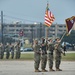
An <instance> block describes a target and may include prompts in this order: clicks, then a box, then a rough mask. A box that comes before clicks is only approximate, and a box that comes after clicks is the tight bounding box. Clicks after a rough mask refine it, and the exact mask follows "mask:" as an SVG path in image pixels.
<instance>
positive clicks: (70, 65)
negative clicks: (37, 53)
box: [0, 60, 75, 75]
mask: <svg viewBox="0 0 75 75" xmlns="http://www.w3.org/2000/svg"><path fill="white" fill-rule="evenodd" d="M53 68H54V69H55V65H54V66H53ZM60 68H61V69H62V70H63V71H55V72H49V71H48V72H34V61H19V60H12V61H9V60H6V61H5V60H0V75H75V61H62V62H61V66H60ZM39 69H40V70H41V68H39ZM46 69H47V70H49V68H48V63H47V67H46Z"/></svg>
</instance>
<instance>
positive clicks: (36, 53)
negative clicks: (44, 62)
mask: <svg viewBox="0 0 75 75" xmlns="http://www.w3.org/2000/svg"><path fill="white" fill-rule="evenodd" d="M33 48H34V61H35V63H34V68H35V72H40V70H39V69H38V68H39V64H40V57H41V53H40V45H38V41H37V40H35V43H34V46H33Z"/></svg>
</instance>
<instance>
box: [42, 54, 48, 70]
mask: <svg viewBox="0 0 75 75" xmlns="http://www.w3.org/2000/svg"><path fill="white" fill-rule="evenodd" d="M46 64H47V54H44V55H42V56H41V69H42V70H44V69H45V68H46Z"/></svg>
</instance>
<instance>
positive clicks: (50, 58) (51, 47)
mask: <svg viewBox="0 0 75 75" xmlns="http://www.w3.org/2000/svg"><path fill="white" fill-rule="evenodd" d="M53 51H54V44H53V43H52V42H49V44H48V62H49V69H50V71H54V70H53Z"/></svg>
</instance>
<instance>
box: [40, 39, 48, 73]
mask: <svg viewBox="0 0 75 75" xmlns="http://www.w3.org/2000/svg"><path fill="white" fill-rule="evenodd" d="M46 64H47V42H45V39H42V44H41V69H42V72H47V70H46V69H45V68H46Z"/></svg>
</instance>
